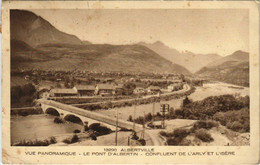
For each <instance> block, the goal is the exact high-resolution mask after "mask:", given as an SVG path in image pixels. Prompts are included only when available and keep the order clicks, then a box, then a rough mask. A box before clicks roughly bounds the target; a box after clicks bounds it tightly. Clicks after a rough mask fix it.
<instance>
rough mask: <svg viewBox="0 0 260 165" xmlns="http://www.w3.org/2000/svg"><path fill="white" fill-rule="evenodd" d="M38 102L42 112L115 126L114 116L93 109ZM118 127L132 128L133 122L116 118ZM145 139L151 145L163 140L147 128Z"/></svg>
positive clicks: (141, 127) (158, 143)
mask: <svg viewBox="0 0 260 165" xmlns="http://www.w3.org/2000/svg"><path fill="white" fill-rule="evenodd" d="M38 102H39V103H40V104H41V108H42V110H43V112H44V113H51V114H53V115H56V116H60V117H62V118H64V119H65V120H70V119H71V118H73V120H74V121H75V120H76V121H77V122H78V123H79V124H82V125H84V122H88V123H89V121H90V119H92V120H94V121H99V122H100V123H102V124H105V125H106V124H108V125H112V126H116V122H117V121H116V117H115V118H111V117H108V116H105V115H102V114H99V113H96V112H93V111H88V110H85V109H82V108H78V107H74V106H71V105H67V104H63V103H59V102H56V101H53V100H46V99H39V100H38ZM117 125H118V127H120V128H127V129H133V123H132V122H128V121H125V120H121V119H118V124H117ZM142 130H143V126H142V125H140V124H135V131H136V132H141V131H142ZM145 136H146V138H145V139H149V140H151V141H152V144H153V145H163V142H162V140H161V139H160V138H158V135H155V134H154V133H152V132H151V131H149V130H146V132H145Z"/></svg>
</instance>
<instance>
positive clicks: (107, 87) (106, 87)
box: [97, 84, 115, 90]
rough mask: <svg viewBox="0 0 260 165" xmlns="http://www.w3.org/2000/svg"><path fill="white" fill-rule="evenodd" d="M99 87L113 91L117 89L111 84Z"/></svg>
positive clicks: (99, 85)
mask: <svg viewBox="0 0 260 165" xmlns="http://www.w3.org/2000/svg"><path fill="white" fill-rule="evenodd" d="M97 87H98V88H99V89H111V90H114V89H115V87H114V86H113V85H111V84H98V85H97Z"/></svg>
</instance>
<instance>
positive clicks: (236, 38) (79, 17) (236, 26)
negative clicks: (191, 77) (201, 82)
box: [31, 9, 249, 56]
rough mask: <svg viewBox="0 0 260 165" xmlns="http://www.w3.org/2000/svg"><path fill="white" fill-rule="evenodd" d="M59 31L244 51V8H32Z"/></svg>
mask: <svg viewBox="0 0 260 165" xmlns="http://www.w3.org/2000/svg"><path fill="white" fill-rule="evenodd" d="M31 11H32V12H34V13H35V14H37V15H39V16H41V17H42V18H44V19H46V20H47V21H49V22H50V23H51V24H52V25H53V26H55V27H56V28H57V29H59V30H60V31H63V32H66V33H69V34H73V35H76V36H77V37H78V38H79V39H81V40H87V41H90V42H92V43H94V44H102V43H108V44H117V45H122V44H134V43H138V42H147V43H153V42H156V41H161V42H163V43H164V44H165V45H167V46H169V47H170V48H174V49H177V50H178V51H180V52H182V51H191V52H193V53H201V54H208V53H217V54H219V55H222V56H226V55H230V54H232V53H233V52H235V51H237V50H243V51H247V52H248V51H249V13H248V10H246V9H132V10H129V9H96V10H94V9H85V10H83V9H80V10H73V9H59V10H45V9H39V10H31Z"/></svg>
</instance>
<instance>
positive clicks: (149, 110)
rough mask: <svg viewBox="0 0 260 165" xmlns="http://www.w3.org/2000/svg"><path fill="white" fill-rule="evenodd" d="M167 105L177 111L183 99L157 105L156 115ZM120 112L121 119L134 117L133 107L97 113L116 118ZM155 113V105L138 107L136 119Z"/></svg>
mask: <svg viewBox="0 0 260 165" xmlns="http://www.w3.org/2000/svg"><path fill="white" fill-rule="evenodd" d="M163 103H167V104H169V105H170V107H173V108H174V109H177V108H179V107H180V106H181V103H182V99H174V100H170V101H161V103H155V108H154V113H157V112H160V104H163ZM117 110H118V113H119V119H123V120H127V119H128V117H129V116H130V115H132V117H134V106H131V107H121V108H114V109H108V110H97V111H96V112H98V113H101V114H104V115H107V116H110V117H115V116H116V111H117ZM152 112H153V104H144V105H138V106H136V115H135V117H136V118H137V117H139V116H143V115H144V113H145V114H148V113H152Z"/></svg>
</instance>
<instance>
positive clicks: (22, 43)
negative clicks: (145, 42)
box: [10, 10, 190, 74]
mask: <svg viewBox="0 0 260 165" xmlns="http://www.w3.org/2000/svg"><path fill="white" fill-rule="evenodd" d="M10 17H11V20H10V22H11V23H10V24H11V28H10V29H11V66H12V68H17V67H22V68H36V69H62V70H68V69H84V70H92V71H126V72H155V73H182V74H189V73H190V72H189V71H188V70H187V69H186V68H185V67H183V66H180V65H178V64H176V63H172V62H170V61H168V60H166V59H165V58H163V57H161V56H160V55H158V54H157V53H155V52H154V51H152V50H150V49H149V48H147V47H145V46H142V45H138V44H134V45H109V44H91V43H90V42H88V41H81V40H80V39H79V38H77V37H76V36H74V35H70V34H66V33H64V32H61V31H59V30H57V29H56V28H55V27H54V26H52V25H51V24H50V23H49V22H48V21H46V20H45V19H43V18H42V17H40V16H37V15H35V14H34V13H32V12H30V11H24V10H11V11H10Z"/></svg>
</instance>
